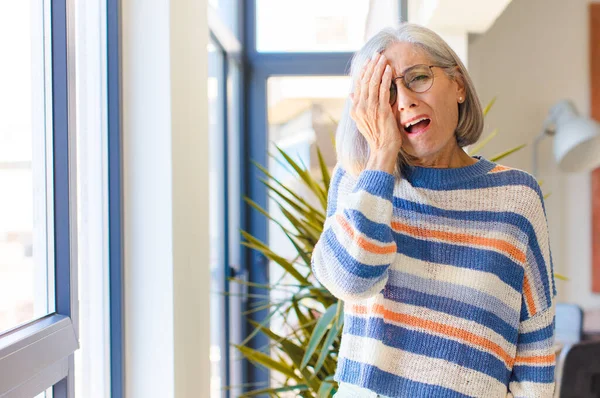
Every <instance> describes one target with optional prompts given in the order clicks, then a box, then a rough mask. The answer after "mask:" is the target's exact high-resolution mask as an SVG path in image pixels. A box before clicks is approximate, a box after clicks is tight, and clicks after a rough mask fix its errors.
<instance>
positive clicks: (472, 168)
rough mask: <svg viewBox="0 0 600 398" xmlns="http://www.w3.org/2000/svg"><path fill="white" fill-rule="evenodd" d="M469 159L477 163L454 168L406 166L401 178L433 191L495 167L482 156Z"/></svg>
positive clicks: (469, 178) (484, 172)
mask: <svg viewBox="0 0 600 398" xmlns="http://www.w3.org/2000/svg"><path fill="white" fill-rule="evenodd" d="M471 157H472V158H473V159H477V162H475V163H473V164H470V165H468V166H463V167H456V168H436V167H424V166H407V167H406V168H405V170H404V173H403V178H406V180H408V181H409V182H410V183H411V185H413V186H415V187H422V188H432V189H435V188H442V187H448V186H454V185H456V184H458V183H461V182H466V181H468V180H471V179H473V178H475V177H478V176H481V175H484V174H486V173H487V172H489V171H490V170H492V169H493V168H494V167H495V166H496V163H494V162H492V161H490V160H487V159H485V158H484V157H483V156H480V155H476V156H471Z"/></svg>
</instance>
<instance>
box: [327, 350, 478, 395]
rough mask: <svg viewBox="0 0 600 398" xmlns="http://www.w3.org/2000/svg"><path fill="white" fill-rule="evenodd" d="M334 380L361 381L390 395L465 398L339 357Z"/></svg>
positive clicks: (448, 390)
mask: <svg viewBox="0 0 600 398" xmlns="http://www.w3.org/2000/svg"><path fill="white" fill-rule="evenodd" d="M334 379H335V381H337V382H347V383H352V384H356V383H357V382H359V381H362V383H363V384H362V385H361V387H363V388H367V389H369V390H371V391H374V392H376V393H377V394H380V395H387V396H390V397H410V398H431V397H437V398H465V397H467V398H468V397H469V396H468V395H463V394H461V393H459V392H457V391H454V390H451V389H449V388H445V387H441V386H437V385H434V384H425V383H420V382H418V381H414V380H410V379H407V378H405V377H402V376H396V375H394V374H392V373H388V372H385V371H383V370H381V369H379V368H377V367H375V366H371V365H367V364H363V363H360V362H356V361H352V360H350V359H346V358H340V360H339V361H338V365H337V370H336V376H335V378H334Z"/></svg>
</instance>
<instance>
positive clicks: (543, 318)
mask: <svg viewBox="0 0 600 398" xmlns="http://www.w3.org/2000/svg"><path fill="white" fill-rule="evenodd" d="M555 312H556V302H554V301H553V302H552V304H551V306H550V307H549V308H548V309H546V310H545V311H541V312H538V313H537V314H535V315H534V316H533V317H532V318H529V319H527V320H525V321H523V322H521V324H520V325H519V333H530V332H536V331H538V330H540V329H543V328H545V327H546V326H548V325H550V324H551V323H552V320H553V319H554V314H555Z"/></svg>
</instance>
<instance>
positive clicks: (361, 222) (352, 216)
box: [344, 209, 394, 243]
mask: <svg viewBox="0 0 600 398" xmlns="http://www.w3.org/2000/svg"><path fill="white" fill-rule="evenodd" d="M344 215H345V216H346V219H347V220H348V221H349V222H350V224H352V226H354V228H355V229H356V230H358V231H359V232H360V233H362V234H363V235H366V236H367V237H369V238H371V239H375V240H378V241H380V242H381V243H391V242H394V239H393V237H392V229H391V228H390V226H389V224H381V223H377V222H374V221H372V220H369V219H368V218H367V217H366V216H365V215H364V214H362V213H361V212H360V211H358V210H354V209H347V210H344Z"/></svg>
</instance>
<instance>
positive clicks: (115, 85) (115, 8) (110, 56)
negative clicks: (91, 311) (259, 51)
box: [106, 0, 125, 398]
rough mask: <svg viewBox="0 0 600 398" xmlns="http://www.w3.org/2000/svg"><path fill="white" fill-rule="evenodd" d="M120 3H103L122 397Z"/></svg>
mask: <svg viewBox="0 0 600 398" xmlns="http://www.w3.org/2000/svg"><path fill="white" fill-rule="evenodd" d="M120 26H121V1H120V0H106V62H107V67H106V74H107V87H106V90H107V93H106V94H107V135H108V137H107V141H108V252H109V253H108V256H109V259H108V262H109V263H108V279H109V287H108V289H109V293H108V294H109V322H110V325H109V341H110V347H109V350H110V396H111V397H113V398H121V397H123V396H125V370H124V361H125V354H124V353H125V349H124V340H125V330H124V328H125V321H124V311H123V307H124V302H123V295H124V294H123V283H124V278H123V273H124V268H123V160H122V158H123V155H122V134H121V57H120V54H121V42H120V39H121V28H120Z"/></svg>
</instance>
